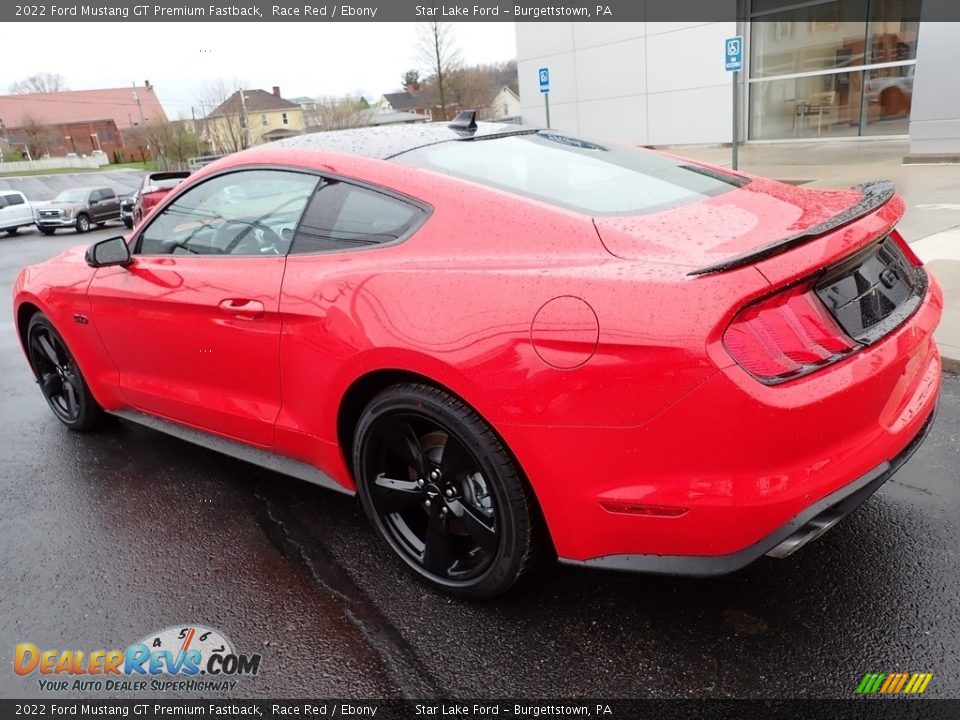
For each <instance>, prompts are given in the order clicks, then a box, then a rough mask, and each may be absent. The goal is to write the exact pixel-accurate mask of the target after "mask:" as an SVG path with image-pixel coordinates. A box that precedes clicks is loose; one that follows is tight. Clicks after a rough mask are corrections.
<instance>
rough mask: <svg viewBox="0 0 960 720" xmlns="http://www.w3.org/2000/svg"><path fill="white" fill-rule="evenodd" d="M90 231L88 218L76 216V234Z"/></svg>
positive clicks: (81, 215)
mask: <svg viewBox="0 0 960 720" xmlns="http://www.w3.org/2000/svg"><path fill="white" fill-rule="evenodd" d="M89 229H90V218H88V217H87V216H86V215H83V214H80V215H78V216H77V232H78V233H85V232H86V231H87V230H89Z"/></svg>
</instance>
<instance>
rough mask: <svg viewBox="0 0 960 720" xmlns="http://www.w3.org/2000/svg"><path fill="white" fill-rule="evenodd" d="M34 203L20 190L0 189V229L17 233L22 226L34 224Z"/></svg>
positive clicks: (11, 233) (9, 233)
mask: <svg viewBox="0 0 960 720" xmlns="http://www.w3.org/2000/svg"><path fill="white" fill-rule="evenodd" d="M33 223H34V220H33V205H32V204H31V203H30V201H29V200H27V196H26V195H24V194H23V193H22V192H19V191H18V190H0V230H3V231H5V232H6V233H7V235H16V234H17V230H19V229H20V228H22V227H30V226H31V225H33Z"/></svg>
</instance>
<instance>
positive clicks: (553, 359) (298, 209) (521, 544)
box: [14, 114, 943, 598]
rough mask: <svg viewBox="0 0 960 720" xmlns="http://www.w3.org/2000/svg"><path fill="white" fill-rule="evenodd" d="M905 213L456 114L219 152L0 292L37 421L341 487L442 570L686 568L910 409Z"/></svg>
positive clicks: (469, 590)
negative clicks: (545, 559) (9, 310)
mask: <svg viewBox="0 0 960 720" xmlns="http://www.w3.org/2000/svg"><path fill="white" fill-rule="evenodd" d="M237 198H242V202H237ZM903 212H904V203H903V201H902V199H901V198H900V197H899V196H898V195H896V194H895V192H894V190H893V187H892V185H891V184H890V183H885V182H879V183H868V184H865V185H863V186H860V187H857V188H854V189H850V190H819V189H809V188H802V187H795V186H792V185H787V184H783V183H780V182H775V181H772V180H765V179H763V178H759V177H754V176H749V175H745V174H741V173H737V172H732V171H730V170H726V169H723V168H719V167H714V166H711V165H705V164H701V163H698V162H695V161H688V160H683V159H679V158H676V157H673V156H668V155H662V154H659V153H656V152H653V151H649V150H644V149H638V148H618V147H613V146H607V145H603V144H599V143H594V142H590V141H587V140H582V139H579V138H573V137H569V136H567V135H564V134H562V133H559V132H556V131H552V130H536V129H532V128H524V127H520V126H517V125H507V124H487V123H479V124H478V123H475V122H474V119H473V116H472V115H471V114H466V115H465V116H461V117H459V118H457V120H456V121H455V122H454V123H451V124H450V126H449V127H448V126H445V125H441V124H439V123H432V124H425V125H417V126H403V127H396V128H390V129H384V128H375V129H371V128H364V129H357V130H346V131H339V132H328V133H317V134H313V135H305V136H301V137H297V138H293V139H288V140H282V141H279V142H276V143H270V144H269V145H266V146H264V147H261V148H256V149H251V150H248V151H244V152H241V153H238V154H235V155H231V156H229V157H227V158H224V159H223V160H220V161H219V162H216V163H213V164H211V165H209V166H208V167H206V168H204V169H203V170H200V171H198V172H197V173H196V174H195V175H194V176H193V177H191V179H190V180H188V181H186V183H185V184H184V185H183V186H181V187H180V188H178V189H177V191H176V193H174V194H171V195H170V196H168V197H167V198H166V199H165V200H164V201H162V203H161V205H160V206H159V207H157V208H156V209H155V210H154V212H153V213H152V214H151V215H150V216H149V217H148V218H147V220H146V221H145V222H144V223H143V224H142V225H140V226H138V227H137V229H136V230H135V231H134V232H132V233H130V235H129V237H128V238H127V239H124V238H122V237H116V238H110V239H106V240H102V241H100V242H97V243H95V244H93V245H91V246H90V247H89V248H86V249H84V248H75V249H73V250H70V251H67V252H65V253H64V254H62V255H60V256H59V257H56V258H54V259H52V260H49V261H47V262H43V263H40V264H38V265H34V266H31V267H28V268H26V269H24V270H23V271H22V272H21V273H20V274H19V276H18V277H17V280H16V282H15V285H14V317H15V321H16V328H17V330H18V333H19V337H20V341H21V343H22V345H23V349H24V352H25V354H26V355H27V358H28V360H29V363H30V367H31V368H32V370H33V373H34V375H35V377H36V380H37V384H38V387H39V388H40V391H41V393H42V394H43V396H44V397H45V398H46V401H47V403H48V404H49V406H50V408H51V410H52V412H53V413H54V415H55V416H56V418H58V419H59V421H61V422H62V423H63V424H64V425H66V426H67V427H68V428H71V429H74V430H87V429H90V428H92V427H94V426H95V424H96V422H97V421H98V420H99V419H100V418H101V416H102V415H103V414H104V413H110V414H113V415H117V416H120V417H122V418H127V419H128V420H131V421H135V422H139V423H143V424H145V425H147V426H150V427H153V428H156V429H159V430H162V431H165V432H169V433H172V434H174V435H176V436H178V437H181V438H184V439H187V440H190V441H192V442H197V443H200V444H203V445H206V446H208V447H210V448H213V449H216V450H217V451H219V452H223V453H227V454H230V455H234V456H236V457H240V458H243V459H245V460H247V461H249V462H252V463H257V464H260V465H263V466H265V467H269V468H272V469H274V470H278V471H280V472H284V473H287V474H289V475H293V476H295V477H298V478H301V479H305V480H309V481H312V482H315V483H318V484H319V485H322V486H324V487H328V488H332V489H335V490H339V491H341V492H344V493H350V494H353V493H357V494H359V497H360V502H361V504H362V506H363V508H364V510H365V511H366V513H367V515H368V516H369V518H370V520H371V522H372V524H373V527H374V528H375V531H376V532H377V534H378V535H379V536H380V538H381V539H382V541H383V542H384V543H385V544H386V546H387V547H388V548H390V549H391V550H392V551H393V552H394V553H395V554H396V556H397V557H398V558H399V559H400V560H401V561H402V563H404V564H405V565H406V566H408V567H409V568H410V569H411V570H412V571H413V572H414V573H415V574H416V575H417V577H419V578H421V579H422V580H424V581H425V582H427V583H429V584H430V585H431V586H433V587H435V588H437V589H439V590H442V591H444V592H447V593H449V594H451V595H455V596H459V597H466V598H485V597H491V596H494V595H496V594H498V593H502V592H504V591H506V590H507V589H508V588H510V587H511V586H512V585H513V584H514V583H515V582H516V581H517V580H518V579H519V578H520V577H521V576H523V575H524V574H525V573H526V572H527V571H528V569H529V568H530V567H531V566H532V564H533V562H534V561H535V560H536V558H538V557H541V556H543V555H546V554H550V553H555V554H556V555H557V556H558V557H559V558H560V559H561V560H562V561H563V562H566V563H572V564H577V565H583V566H587V567H596V568H612V569H619V570H634V571H649V572H666V573H675V574H685V575H716V574H721V573H726V572H731V571H733V570H736V569H738V568H740V567H743V566H744V565H746V564H748V563H750V562H752V561H754V560H756V559H757V558H759V557H760V556H762V555H765V554H766V555H772V556H774V557H783V556H786V555H789V554H790V553H792V552H794V551H796V550H797V548H799V547H801V546H802V545H803V544H804V543H806V542H807V541H809V540H811V539H813V538H815V537H817V536H818V535H819V534H820V533H822V532H823V531H824V530H826V529H827V528H829V527H831V526H832V525H834V524H835V523H836V522H837V521H838V520H840V519H841V518H843V517H844V516H845V515H847V514H848V513H849V512H851V511H852V510H853V509H854V508H856V507H857V506H858V505H859V504H860V503H862V502H863V501H864V500H865V499H866V498H867V497H868V496H869V495H870V494H871V493H872V492H874V491H875V490H876V489H877V488H878V487H879V486H880V485H881V484H882V483H884V482H885V481H886V480H888V479H889V478H890V477H891V476H892V475H893V474H894V472H895V471H896V470H897V469H898V468H899V467H900V466H902V465H903V463H904V462H906V460H907V459H908V458H909V457H910V455H911V453H912V452H913V451H914V450H915V449H916V448H917V446H918V444H919V443H920V442H921V441H922V439H923V437H924V436H925V434H926V432H927V430H928V429H929V427H930V423H931V421H932V418H933V414H934V408H935V405H936V403H937V397H938V393H939V387H940V359H939V355H938V352H937V346H936V344H935V342H934V339H933V333H934V329H935V328H936V326H937V323H938V321H939V319H940V314H941V310H942V308H943V294H942V292H941V290H940V287H939V286H938V284H937V282H936V281H935V279H934V278H933V277H932V276H931V275H930V274H929V273H928V272H927V271H926V270H925V269H924V267H923V266H922V263H921V261H920V260H919V259H918V258H917V257H916V255H914V253H913V252H912V251H911V249H910V247H909V246H908V245H907V243H906V242H905V240H904V238H903V237H902V235H901V234H900V232H899V231H898V230H897V223H898V222H899V220H900V219H901V216H902V215H903ZM198 349H200V354H198Z"/></svg>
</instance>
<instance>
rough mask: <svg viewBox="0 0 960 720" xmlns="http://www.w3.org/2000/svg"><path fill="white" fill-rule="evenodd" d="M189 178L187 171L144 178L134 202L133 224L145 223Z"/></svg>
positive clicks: (167, 172)
mask: <svg viewBox="0 0 960 720" xmlns="http://www.w3.org/2000/svg"><path fill="white" fill-rule="evenodd" d="M188 177H190V173H189V172H188V171H186V170H183V171H179V170H170V171H164V172H155V173H150V174H149V175H146V176H144V178H143V180H142V181H141V182H140V188H139V189H138V190H137V195H136V200H135V201H134V206H133V217H132V221H133V224H134V225H139V224H140V223H141V222H143V219H144V218H145V217H146V216H147V213H149V212H150V211H151V210H153V208H155V207H156V206H157V204H158V203H159V202H160V201H161V200H163V198H165V197H166V196H167V193H169V192H170V191H171V190H173V189H174V188H175V187H176V186H177V185H179V184H180V183H182V182H183V181H184V180H186V179H187V178H188Z"/></svg>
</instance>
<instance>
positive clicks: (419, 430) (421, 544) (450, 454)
mask: <svg viewBox="0 0 960 720" xmlns="http://www.w3.org/2000/svg"><path fill="white" fill-rule="evenodd" d="M354 467H355V469H356V470H357V483H358V487H359V491H360V499H361V502H362V503H363V506H364V509H365V510H366V512H367V515H368V516H369V517H370V519H371V521H372V523H373V525H374V527H375V528H376V529H377V531H378V532H379V534H380V535H381V537H382V538H383V539H384V540H385V541H386V542H387V544H388V545H389V546H390V547H391V548H392V549H393V550H394V552H395V553H396V554H397V555H399V557H400V558H401V559H402V560H403V561H404V562H405V563H406V564H407V565H408V566H409V567H410V568H412V569H413V570H414V572H415V573H416V574H417V575H418V576H419V577H420V578H421V579H423V580H425V581H426V582H428V583H429V584H431V585H433V586H434V587H436V588H438V589H440V590H442V591H443V592H446V593H447V594H450V595H453V596H455V597H461V598H469V599H483V598H490V597H493V596H495V595H499V594H501V593H503V592H505V591H506V590H508V589H509V588H510V587H511V586H513V585H514V583H516V581H517V580H518V579H519V578H520V577H521V576H522V575H524V574H525V573H526V572H527V571H528V570H529V569H530V567H531V566H532V564H533V561H534V559H535V558H536V556H537V554H538V547H539V545H540V542H539V539H540V535H541V531H540V523H539V516H538V514H537V510H536V508H535V506H534V502H533V499H532V494H531V493H530V491H529V490H528V489H527V487H526V486H525V484H524V482H523V480H522V479H521V478H520V476H519V474H518V472H517V470H516V467H515V463H514V462H513V460H512V458H511V457H510V455H509V454H508V453H507V452H506V450H505V448H504V447H503V445H502V443H501V442H500V440H499V438H497V437H496V435H495V434H494V433H493V431H492V430H491V429H490V427H489V426H488V425H487V424H486V423H485V422H484V421H483V420H482V419H481V418H480V417H479V416H478V415H477V414H476V413H475V412H474V411H473V410H471V409H470V408H469V407H467V406H466V405H465V404H463V403H462V402H461V401H460V400H458V399H456V398H454V397H452V396H450V395H448V394H447V393H445V392H443V391H441V390H439V389H437V388H434V387H430V386H428V385H420V384H406V385H395V386H393V387H391V388H388V389H387V390H385V391H383V392H382V393H380V395H378V396H377V397H376V398H374V400H373V401H371V403H370V404H369V405H368V406H367V408H366V410H365V411H364V413H363V415H362V417H361V419H360V423H359V425H358V428H357V440H356V443H355V450H354Z"/></svg>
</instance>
